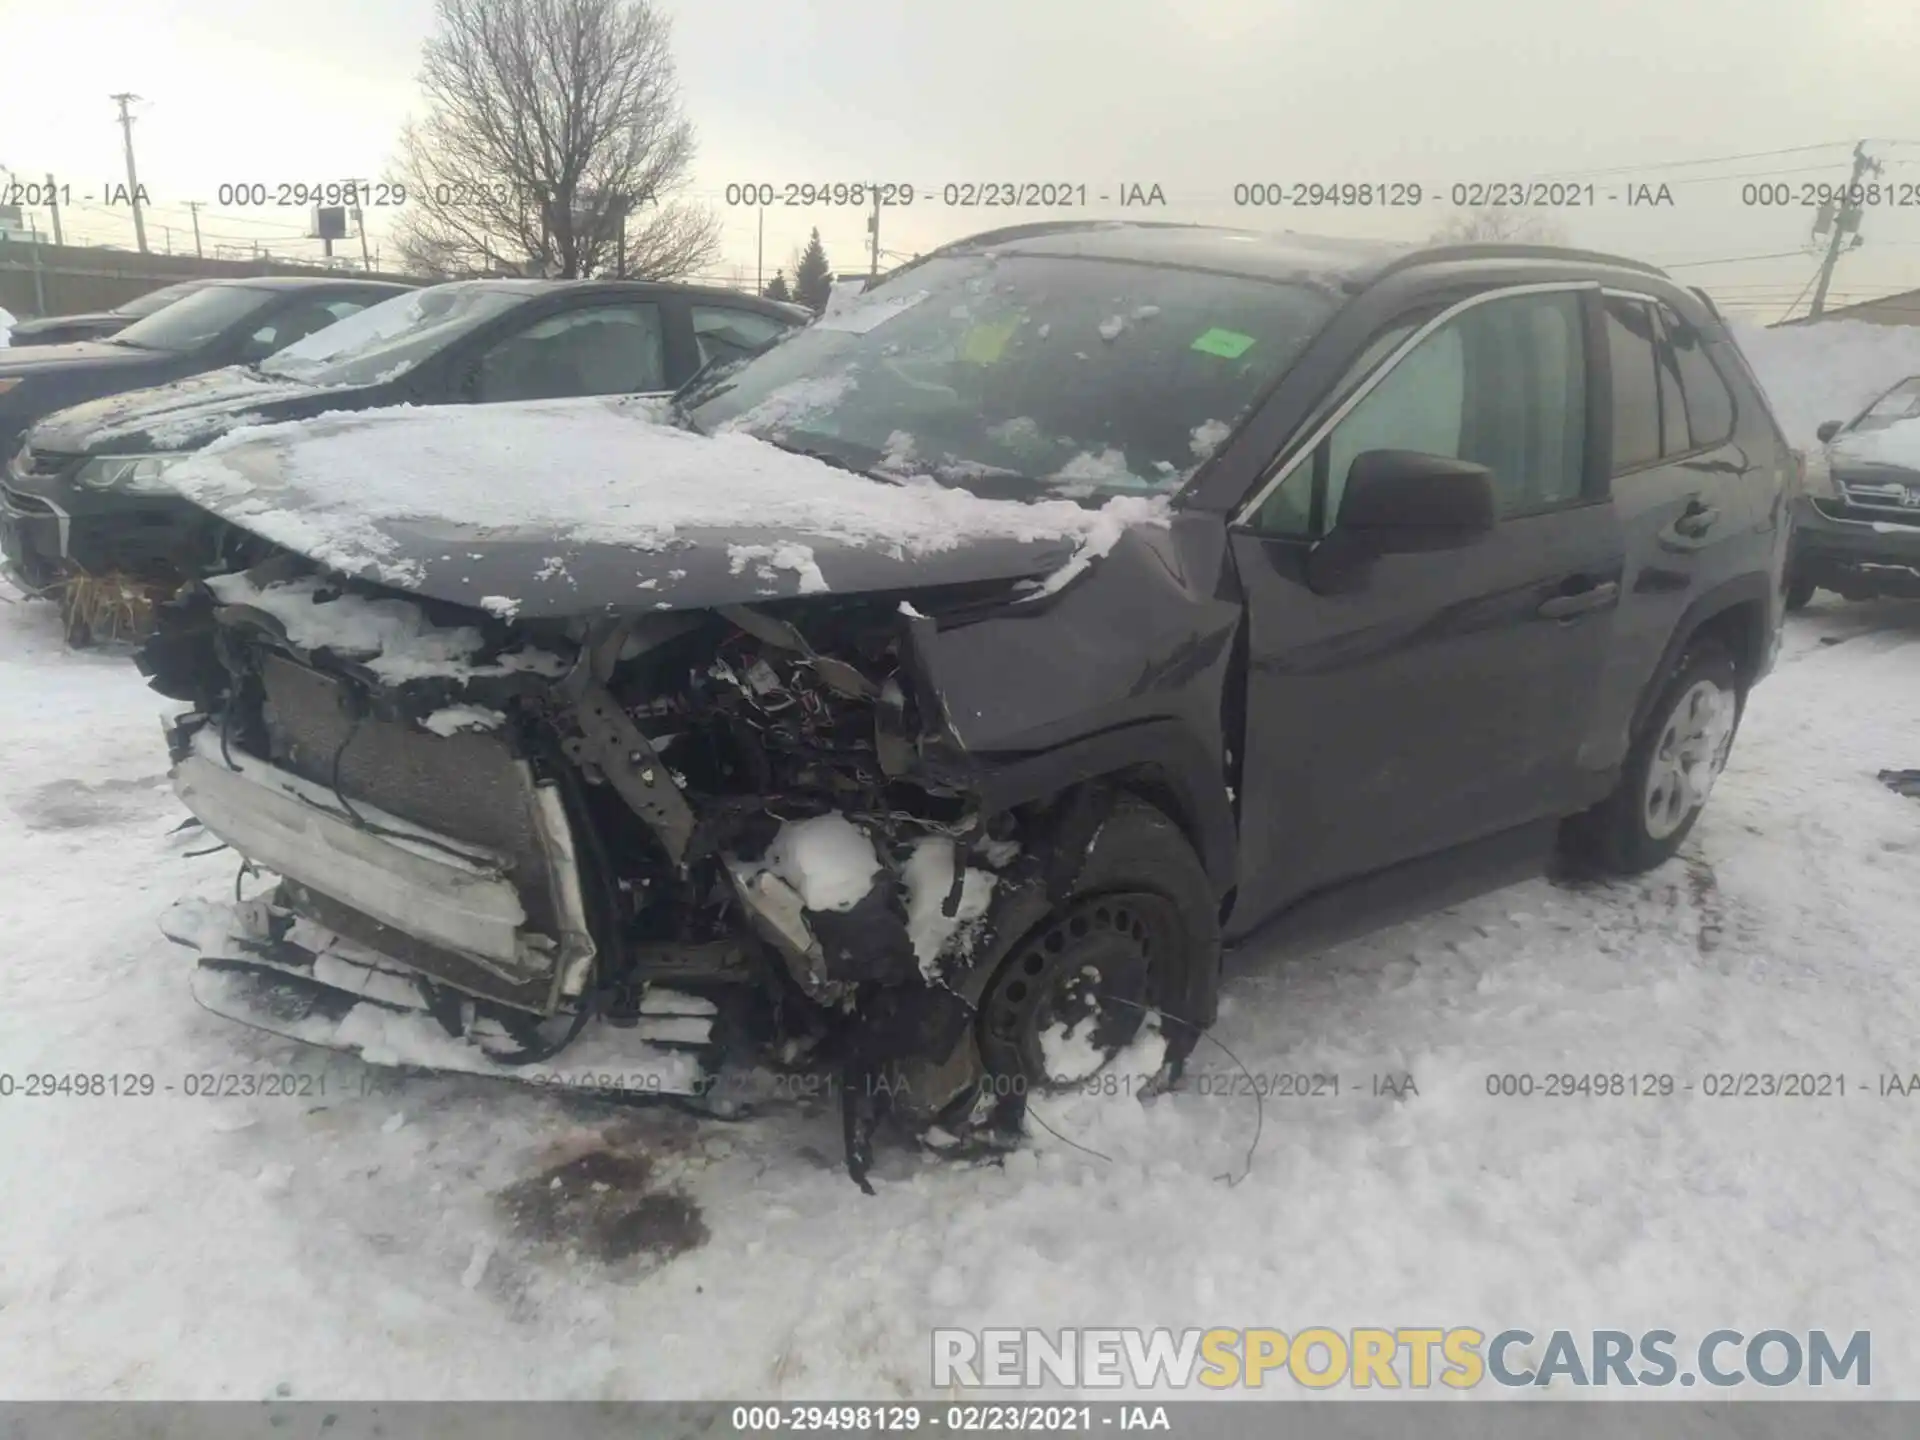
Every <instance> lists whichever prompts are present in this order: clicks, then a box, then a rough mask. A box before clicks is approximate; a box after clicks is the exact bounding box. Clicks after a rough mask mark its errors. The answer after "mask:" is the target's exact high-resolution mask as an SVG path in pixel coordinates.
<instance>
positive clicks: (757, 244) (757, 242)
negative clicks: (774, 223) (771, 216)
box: [753, 205, 767, 295]
mask: <svg viewBox="0 0 1920 1440" xmlns="http://www.w3.org/2000/svg"><path fill="white" fill-rule="evenodd" d="M753 293H754V294H756V295H764V294H766V293H767V207H766V206H764V205H762V206H761V207H760V228H759V229H758V230H757V231H756V232H755V234H754V237H753Z"/></svg>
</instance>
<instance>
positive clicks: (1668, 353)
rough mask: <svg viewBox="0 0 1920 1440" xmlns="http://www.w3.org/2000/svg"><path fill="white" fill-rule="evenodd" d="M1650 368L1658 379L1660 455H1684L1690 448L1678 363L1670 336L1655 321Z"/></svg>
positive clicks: (1667, 330) (1685, 407)
mask: <svg viewBox="0 0 1920 1440" xmlns="http://www.w3.org/2000/svg"><path fill="white" fill-rule="evenodd" d="M1654 323H1655V325H1656V326H1657V327H1658V328H1657V330H1656V332H1655V335H1654V343H1653V364H1654V370H1655V371H1656V372H1657V373H1658V374H1659V376H1660V451H1661V453H1662V454H1664V455H1684V454H1686V453H1687V451H1689V450H1691V449H1692V448H1693V440H1692V439H1691V437H1690V436H1689V435H1688V433H1687V406H1686V402H1685V401H1683V400H1682V399H1681V398H1680V361H1679V359H1678V357H1676V356H1675V355H1674V353H1673V339H1672V334H1673V332H1672V331H1670V330H1669V329H1668V328H1667V327H1666V325H1665V324H1664V323H1663V320H1662V318H1660V317H1656V319H1655V322H1654Z"/></svg>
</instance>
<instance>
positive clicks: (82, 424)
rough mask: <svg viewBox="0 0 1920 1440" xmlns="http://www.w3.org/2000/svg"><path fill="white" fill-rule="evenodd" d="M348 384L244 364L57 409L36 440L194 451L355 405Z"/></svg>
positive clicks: (100, 449)
mask: <svg viewBox="0 0 1920 1440" xmlns="http://www.w3.org/2000/svg"><path fill="white" fill-rule="evenodd" d="M354 393H355V392H354V391H351V390H323V389H319V388H317V387H315V386H312V385H308V384H304V383H302V382H299V381H294V380H276V379H273V378H271V377H269V376H265V375H262V374H260V373H259V372H258V371H255V370H249V369H247V368H246V367H245V366H243V365H229V366H227V367H226V368H225V369H221V370H210V371H208V372H206V373H205V374H202V375H190V376H188V377H187V378H186V379H184V380H175V381H173V382H171V383H169V384H165V385H150V386H147V387H145V388H144V389H140V390H125V391H122V392H120V393H119V394H117V395H108V396H104V397H102V398H101V399H98V400H88V401H84V402H82V403H81V404H79V405H74V406H71V407H69V408H68V409H65V410H58V411H55V412H54V413H53V414H52V415H49V416H48V417H47V418H46V419H45V420H42V421H41V422H40V423H39V424H38V425H36V426H35V427H34V429H33V433H32V436H31V437H30V438H31V441H32V443H33V444H34V445H35V446H36V447H38V448H41V449H45V450H52V451H55V452H57V453H59V454H62V455H83V454H91V453H99V454H111V455H139V454H146V453H148V452H150V451H161V450H191V449H193V448H195V447H196V446H199V445H204V444H206V443H207V442H208V441H210V440H212V439H214V438H215V437H217V436H219V435H221V434H224V433H225V432H226V431H228V430H231V429H234V428H236V427H238V426H241V425H257V424H264V423H269V422H272V421H281V420H296V419H299V418H301V417H302V416H306V415H317V414H320V413H322V412H323V411H325V410H329V409H339V408H342V407H343V405H344V404H349V403H351V401H350V398H348V397H351V396H352V395H353V394H354Z"/></svg>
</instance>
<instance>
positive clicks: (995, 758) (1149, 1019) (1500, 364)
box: [140, 224, 1795, 1188]
mask: <svg viewBox="0 0 1920 1440" xmlns="http://www.w3.org/2000/svg"><path fill="white" fill-rule="evenodd" d="M1794 472H1795V460H1794V457H1793V455H1792V452H1791V451H1790V450H1789V449H1788V447H1787V446H1786V444H1785V443H1784V441H1783V440H1782V438H1781V435H1780V433H1779V430H1778V428H1777V426H1776V425H1775V423H1774V421H1773V419H1772V417H1771V415H1770V414H1769V412H1768V409H1767V406H1766V403H1765V401H1764V400H1763V399H1762V397H1761V394H1760V392H1759V389H1758V387H1757V386H1756V385H1755V384H1754V383H1753V380H1752V377H1751V374H1750V372H1749V371H1748V369H1747V366H1746V364H1745V362H1744V360H1743V359H1742V358H1741V356H1740V354H1739V352H1738V350H1737V349H1736V348H1735V346H1734V344H1733V342H1732V341H1731V340H1730V339H1729V337H1728V333H1727V330H1726V328H1725V326H1724V325H1723V324H1722V323H1721V321H1720V319H1719V317H1718V316H1717V314H1716V313H1715V312H1714V310H1713V307H1712V306H1711V304H1710V303H1709V302H1708V301H1707V300H1706V299H1705V297H1704V296H1702V295H1700V294H1699V293H1698V292H1695V291H1690V290H1688V289H1686V288H1684V287H1681V286H1679V285H1676V284H1674V283H1673V282H1672V281H1670V280H1668V279H1667V278H1666V277H1665V276H1664V275H1663V274H1662V273H1660V272H1659V271H1657V270H1654V269H1652V268H1650V267H1647V266H1644V265H1640V264H1637V263H1635V262H1632V261H1627V260H1621V259H1615V258H1610V257H1606V256H1600V255H1593V254H1587V253H1584V252H1578V251H1569V250H1557V249H1547V248H1536V247H1523V246H1465V247H1451V248H1444V249H1424V250H1423V249H1404V248H1397V247H1391V246H1381V245H1376V244H1372V243H1362V242H1357V241H1355V242H1347V241H1338V240H1330V239H1319V238H1308V237H1300V236H1268V235H1256V234H1250V233H1246V232H1239V231H1230V230H1221V229H1211V228H1203V227H1188V226H1151V225H1111V224H1058V225H1038V226H1030V227H1022V228H1018V229H1013V230H1004V231H998V232H994V233H991V234H987V235H983V236H979V237H976V238H974V239H972V240H969V241H966V242H963V243H960V244H957V245H953V246H950V247H947V248H945V249H943V250H940V251H938V252H936V253H934V254H932V255H930V256H928V257H926V258H924V259H922V260H920V261H917V262H915V263H914V264H912V265H910V266H908V267H906V268H904V269H902V270H900V271H898V272H896V273H895V274H894V275H893V276H891V277H890V278H889V279H888V280H887V281H886V282H885V283H883V284H881V285H880V286H878V287H877V288H875V289H873V290H871V291H870V292H869V293H868V294H866V295H864V296H862V297H861V298H860V299H859V300H858V301H857V302H856V303H855V304H854V305H853V306H851V307H849V308H847V309H845V310H842V311H836V312H835V313H833V314H831V315H828V316H825V317H823V318H822V319H821V320H820V321H818V322H816V323H815V324H814V325H812V326H810V327H808V328H806V329H805V330H802V331H799V332H796V333H795V334H794V335H793V336H792V337H791V338H789V339H787V340H786V341H784V342H783V343H781V344H780V345H778V346H776V347H775V348H774V349H772V350H770V351H768V352H767V353H765V354H763V355H760V356H758V357H756V358H753V359H750V360H748V361H746V362H744V363H742V364H737V365H735V366H733V367H731V368H728V369H726V370H722V371H715V372H710V373H708V374H707V375H705V376H704V377H701V378H699V379H697V380H696V382H695V384H694V385H693V387H691V388H690V389H689V390H687V391H685V392H683V393H682V394H681V395H680V396H679V397H678V398H677V399H676V401H675V402H674V403H673V404H672V406H671V407H664V406H661V405H660V404H659V403H658V402H646V401H639V400H606V399H600V400H586V401H580V400H567V401H557V402H539V403H533V404H526V405H512V406H498V407H491V408H490V409H489V410H488V411H487V412H485V413H484V414H483V413H481V412H478V411H471V412H469V411H463V410H462V409H461V408H460V407H441V408H438V409H431V410H396V411H384V412H383V411H374V412H367V413H361V414H354V415H344V416H329V417H322V418H320V419H318V420H312V421H306V422H301V423H297V424H290V425H285V426H279V427H271V428H268V429H264V430H253V431H249V432H246V433H245V434H243V435H240V436H237V437H232V438H229V439H226V440H222V441H220V442H218V443H216V444H215V445H213V446H212V447H210V448H209V449H208V450H206V451H204V452H202V453H201V454H200V455H198V456H196V457H195V458H194V459H193V460H192V461H191V462H187V463H185V464H183V465H182V466H181V467H179V468H178V469H177V470H176V471H174V472H170V476H169V482H170V483H172V484H175V485H176V486H177V487H178V488H179V489H180V490H181V492H182V493H183V494H185V495H186V496H187V497H188V498H189V499H191V500H193V501H194V502H195V503H197V504H199V505H201V506H203V507H204V508H206V509H207V510H209V511H211V512H212V513H213V514H215V515H216V516H219V517H220V518H222V519H223V520H224V521H226V522H228V523H229V524H231V525H232V526H233V527H234V533H235V534H236V535H237V536H239V537H240V538H241V540H242V541H243V542H244V546H245V549H244V550H243V551H242V552H236V553H240V556H241V559H240V563H241V565H242V566H243V568H240V569H236V570H235V571H234V572H232V573H229V574H224V575H219V576H215V577H212V578H211V579H209V580H206V581H204V582H197V583H195V584H193V585H191V586H189V587H188V588H187V589H186V590H184V591H183V592H182V593H181V594H180V596H179V597H178V598H177V599H176V600H174V601H173V602H172V603H171V604H170V605H169V606H167V607H165V610H164V613H163V616H162V622H161V625H160V628H159V631H158V633H157V634H156V635H155V637H154V638H153V639H152V640H151V641H150V642H149V644H148V645H147V647H146V648H145V650H144V651H143V652H142V655H141V661H140V663H141V667H142V669H143V671H144V672H145V673H146V674H147V675H148V676H149V677H150V678H151V681H152V683H153V685H154V687H155V688H156V689H158V690H160V691H161V692H162V693H164V694H166V695H168V696H171V697H174V698H175V699H177V700H179V701H182V702H184V704H183V706H182V707H181V709H182V713H180V714H179V715H177V716H176V717H175V718H173V719H172V720H171V721H170V723H169V736H170V744H171V749H172V758H173V764H174V770H173V775H174V783H175V787H176V789H177V791H178V793H179V794H180V796H181V797H182V798H183V800H184V801H185V803H186V805H187V806H188V807H189V808H190V809H191V810H192V811H193V813H194V814H195V815H196V816H198V817H199V819H200V820H201V821H202V822H203V823H204V825H205V826H206V828H207V829H208V830H209V831H211V832H212V833H213V834H214V835H216V836H217V837H219V838H220V839H221V840H224V841H225V842H227V843H228V844H230V845H231V846H232V847H233V848H234V850H236V851H237V852H238V853H239V854H240V856H241V857H243V859H244V860H245V861H247V862H248V870H249V873H253V872H261V873H260V874H259V878H258V879H257V881H256V883H255V885H254V887H253V888H254V890H255V892H256V893H254V894H253V895H251V897H249V896H247V895H246V894H245V893H244V891H243V893H242V896H241V898H240V900H239V902H238V903H236V904H225V903H220V904H215V903H213V902H212V901H211V900H210V899H205V900H203V899H193V900H189V901H185V902H183V903H182V904H181V905H180V906H179V907H177V908H176V910H175V911H174V912H173V913H172V915H171V916H170V918H169V921H168V926H167V928H168V932H169V934H170V935H171V936H172V937H173V938H174V939H176V940H179V941H180V942H181V943H183V944H186V945H189V946H191V947H193V948H194V949H196V950H197V951H198V952H199V953H200V960H199V962H198V966H197V969H196V976H195V993H196V995H197V996H198V997H199V998H200V999H201V1001H202V1003H203V1004H205V1005H207V1006H208V1007H210V1008H212V1009H215V1010H217V1011H219V1012H221V1013H224V1014H228V1015H232V1016H234V1017H236V1018H240V1019H244V1020H247V1021H249V1022H250V1023H253V1024H256V1025H261V1026H265V1027H266V1028H268V1029H271V1030H274V1031H277V1032H279V1033H282V1034H287V1035H292V1036H295V1037H298V1038H301V1039H306V1040H311V1041H315V1042H318V1043H323V1044H329V1045H334V1046H337V1047H340V1048H343V1049H347V1050H351V1051H357V1052H359V1053H360V1054H362V1055H364V1056H365V1057H366V1058H368V1059H370V1060H375V1061H382V1062H388V1063H405V1064H419V1065H424V1066H432V1067H440V1068H447V1069H456V1070H466V1071H476V1072H482V1073H490V1074H513V1075H518V1076H521V1077H523V1078H541V1077H554V1076H560V1077H563V1078H565V1077H573V1078H576V1079H577V1078H578V1077H582V1076H584V1077H587V1078H588V1080H589V1081H590V1082H591V1083H592V1084H593V1085H595V1086H596V1087H597V1088H606V1089H613V1090H625V1091H633V1090H643V1091H645V1090H658V1091H660V1092H662V1093H676V1094H682V1095H694V1096H701V1097H705V1099H706V1100H707V1101H708V1102H709V1103H711V1104H714V1105H717V1106H718V1105H737V1103H738V1102H739V1100H740V1098H741V1096H742V1095H746V1096H748V1097H749V1098H750V1097H751V1096H752V1095H753V1094H755V1093H759V1092H758V1091H756V1090H755V1089H754V1086H753V1083H752V1082H751V1077H754V1076H762V1077H764V1076H766V1075H768V1074H770V1073H773V1072H775V1071H778V1070H779V1069H780V1068H781V1067H796V1068H808V1067H811V1069H810V1073H815V1074H825V1075H835V1074H837V1075H838V1076H840V1077H841V1078H842V1079H843V1081H844V1083H841V1084H840V1085H839V1086H838V1093H839V1095H840V1096H841V1098H842V1102H843V1104H844V1107H845V1108H844V1116H845V1122H846V1144H847V1160H848V1165H849V1169H850V1171H851V1173H852V1174H853V1176H854V1178H855V1179H856V1180H858V1181H859V1182H860V1183H861V1185H862V1186H863V1188H865V1187H866V1186H867V1185H868V1180H867V1170H868V1167H869V1164H870V1163H871V1158H872V1154H873V1150H872V1146H873V1141H874V1137H875V1135H876V1134H877V1133H878V1127H879V1126H881V1124H882V1122H889V1117H891V1119H890V1123H892V1124H894V1125H897V1126H899V1127H901V1128H903V1129H904V1130H905V1131H906V1132H907V1133H910V1134H913V1135H916V1136H918V1137H919V1138H920V1139H921V1140H922V1141H924V1142H926V1143H929V1144H933V1145H936V1146H939V1147H942V1148H968V1147H973V1146H993V1145H1001V1144H1006V1143H1010V1141H1011V1140H1012V1139H1013V1138H1015V1137H1017V1136H1018V1135H1019V1133H1021V1129H1022V1125H1023V1118H1024V1117H1023V1112H1024V1105H1025V1102H1026V1099H1027V1097H1028V1096H1030V1095H1034V1094H1038V1093H1043V1092H1045V1091H1047V1090H1048V1089H1050V1088H1053V1087H1058V1086H1076V1085H1080V1084H1082V1083H1084V1082H1085V1081H1086V1080H1087V1078H1088V1077H1089V1076H1091V1075H1093V1074H1094V1073H1096V1072H1097V1071H1098V1070H1099V1069H1100V1068H1101V1067H1102V1066H1108V1065H1112V1064H1114V1063H1116V1057H1120V1056H1123V1055H1124V1063H1126V1064H1127V1066H1128V1068H1129V1069H1130V1070H1131V1069H1134V1068H1136V1067H1140V1068H1145V1069H1146V1070H1148V1071H1150V1072H1153V1073H1155V1074H1157V1075H1158V1077H1159V1079H1160V1082H1161V1083H1163V1084H1164V1083H1177V1079H1178V1075H1179V1073H1180V1066H1181V1064H1182V1062H1183V1061H1184V1060H1185V1059H1186V1057H1187V1056H1188V1055H1189V1053H1190V1052H1191V1051H1192V1050H1193V1048H1194V1046H1195V1045H1196V1044H1197V1043H1199V1042H1200V1040H1201V1039H1202V1032H1203V1031H1204V1030H1205V1028H1206V1027H1207V1026H1208V1025H1210V1024H1211V1023H1212V1021H1213V1020H1214V1018H1215V1010H1216V1004H1217V996H1218V992H1219V986H1220V982H1221V970H1222V955H1223V950H1224V949H1225V948H1226V947H1228V946H1230V945H1233V944H1236V943H1237V942H1241V941H1245V940H1257V941H1258V942H1259V943H1260V944H1261V945H1262V946H1263V947H1266V946H1268V945H1275V946H1278V945H1304V944H1316V943H1325V942H1327V941H1329V940H1331V939H1334V938H1339V937H1343V936H1345V935H1349V934H1353V933H1357V932H1359V931H1361V930H1364V929H1367V928H1371V927H1374V926H1377V925H1379V924H1382V923H1385V922H1387V921H1389V920H1393V919H1396V918H1401V917H1404V916H1407V915H1411V914H1417V913H1419V912H1421V911H1423V910H1429V909H1432V908H1434V907H1436V906H1439V905H1443V904H1448V903H1451V902H1453V901H1455V900H1458V899H1460V898H1464V897H1465V896H1467V895H1469V894H1472V893H1474V892H1476V891H1478V890H1484V889H1487V888H1491V887H1494V886H1498V885H1501V884H1505V883H1509V882H1510V881H1512V880H1514V879H1517V878H1521V877H1524V876H1526V875H1528V874H1532V873H1536V872H1538V871H1540V870H1541V869H1542V868H1543V867H1545V866H1546V865H1547V864H1548V863H1549V862H1550V861H1551V860H1552V859H1553V857H1554V856H1556V855H1562V856H1572V857H1575V858H1577V859H1578V860H1580V861H1581V862H1583V863H1585V864H1587V865H1590V866H1597V867H1601V868H1605V869H1611V870H1614V871H1629V872H1630V871H1638V870H1643V869H1646V868H1648V867H1651V866H1654V865H1657V864H1659V863H1660V862H1661V861H1663V860H1665V859H1667V858H1668V857H1669V856H1671V855H1672V854H1673V853H1674V852H1675V850H1676V848H1677V847H1678V846H1679V845H1680V843H1681V841H1682V840H1683V838H1684V837H1685V836H1686V835H1687V833H1688V831H1689V829H1690V827H1691V826H1692V825H1693V823H1694V821H1695V819H1696V818H1697V816H1698V815H1699V813H1700V810H1701V807H1702V806H1703V805H1704V804H1705V802H1706V800H1707V796H1708V793H1709V791H1710V789H1711V787H1712V786H1713V783H1714V780H1715V778H1716V776H1717V775H1718V774H1719V773H1720V770H1721V767H1722V766H1723V765H1724V764H1725V762H1726V759H1727V754H1728V750H1729V747H1730V746H1731V744H1732V741H1733V735H1734V730H1735V728H1736V726H1737V724H1738V721H1739V718H1740V715H1741V712H1742V707H1743V706H1744V704H1745V702H1746V698H1747V695H1748V693H1749V691H1750V689H1751V688H1752V686H1753V685H1754V684H1755V682H1756V681H1758V680H1759V679H1760V678H1761V676H1762V675H1763V674H1765V673H1766V671H1767V670H1768V668H1769V667H1770V666H1771V664H1772V659H1773V654H1774V649H1775V645H1776V641H1777V636H1778V631H1779V626H1780V621H1781V614H1782V564H1783V560H1784V554H1785V544H1786V539H1787V535H1786V526H1785V524H1784V508H1783V507H1784V506H1785V504H1786V501H1787V497H1788V494H1789V486H1790V484H1791V481H1792V478H1793V475H1794Z"/></svg>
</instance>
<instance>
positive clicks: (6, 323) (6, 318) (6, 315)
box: [0, 309, 13, 350]
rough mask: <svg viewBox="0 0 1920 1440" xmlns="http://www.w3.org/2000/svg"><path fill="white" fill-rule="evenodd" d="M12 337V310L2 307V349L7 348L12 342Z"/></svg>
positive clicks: (0, 329) (0, 331)
mask: <svg viewBox="0 0 1920 1440" xmlns="http://www.w3.org/2000/svg"><path fill="white" fill-rule="evenodd" d="M12 337H13V316H12V314H11V313H10V312H8V311H6V310H4V309H0V350H4V349H6V348H7V346H8V345H9V344H11V343H12Z"/></svg>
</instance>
